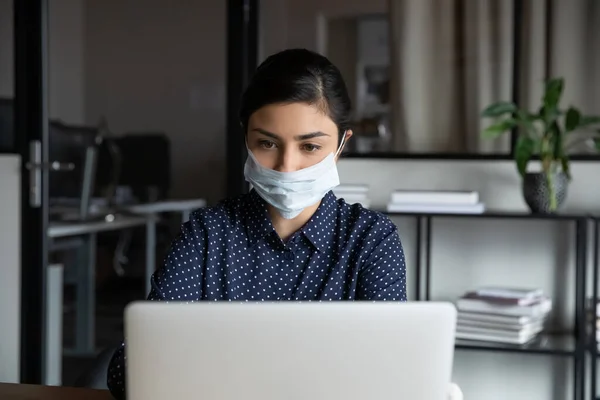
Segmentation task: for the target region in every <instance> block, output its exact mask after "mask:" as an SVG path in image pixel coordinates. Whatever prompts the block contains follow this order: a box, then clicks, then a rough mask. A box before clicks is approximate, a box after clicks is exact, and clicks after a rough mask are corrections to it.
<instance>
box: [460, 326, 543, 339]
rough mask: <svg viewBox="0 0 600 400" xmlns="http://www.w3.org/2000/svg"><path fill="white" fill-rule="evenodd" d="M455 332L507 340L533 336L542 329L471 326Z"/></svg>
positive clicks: (461, 327) (462, 327)
mask: <svg viewBox="0 0 600 400" xmlns="http://www.w3.org/2000/svg"><path fill="white" fill-rule="evenodd" d="M456 330H457V331H460V332H462V333H476V334H481V335H494V336H498V337H507V338H517V337H524V336H535V335H537V334H538V333H540V332H541V331H542V330H543V328H542V327H537V326H535V327H534V326H532V327H529V328H524V329H521V330H516V331H515V330H507V329H493V328H483V327H473V326H463V325H460V326H457V328H456Z"/></svg>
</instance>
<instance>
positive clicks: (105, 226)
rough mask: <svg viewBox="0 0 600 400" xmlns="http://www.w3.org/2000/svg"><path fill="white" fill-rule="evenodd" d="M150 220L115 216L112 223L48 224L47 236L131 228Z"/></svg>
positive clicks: (75, 234)
mask: <svg viewBox="0 0 600 400" xmlns="http://www.w3.org/2000/svg"><path fill="white" fill-rule="evenodd" d="M152 218H153V217H152V216H151V215H147V216H144V217H141V216H139V217H137V216H117V218H115V220H114V221H110V222H108V221H102V220H95V221H94V220H92V221H85V222H83V221H82V222H50V226H49V227H48V236H49V237H51V238H59V237H67V236H77V235H85V234H88V233H98V232H106V231H114V230H120V229H127V228H133V227H136V226H143V225H145V224H146V223H147V222H148V221H149V220H151V219H152Z"/></svg>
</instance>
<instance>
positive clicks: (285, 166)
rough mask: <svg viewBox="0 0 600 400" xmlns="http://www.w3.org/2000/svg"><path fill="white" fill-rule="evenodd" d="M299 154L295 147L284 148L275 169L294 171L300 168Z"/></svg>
mask: <svg viewBox="0 0 600 400" xmlns="http://www.w3.org/2000/svg"><path fill="white" fill-rule="evenodd" d="M298 163H299V160H298V157H297V154H296V153H295V152H294V151H293V149H290V148H287V149H283V150H282V151H281V152H280V154H279V157H278V160H277V165H275V168H274V169H275V170H276V171H279V172H294V171H298V170H299V169H300V167H299V164H298Z"/></svg>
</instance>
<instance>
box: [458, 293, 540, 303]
mask: <svg viewBox="0 0 600 400" xmlns="http://www.w3.org/2000/svg"><path fill="white" fill-rule="evenodd" d="M461 298H463V299H474V300H481V301H486V302H489V303H495V304H505V305H517V306H529V305H532V304H537V303H539V302H540V301H541V300H542V296H541V295H540V296H538V297H508V296H493V295H485V294H484V295H481V294H479V293H478V291H475V292H468V293H466V294H465V295H464V296H463V297H461Z"/></svg>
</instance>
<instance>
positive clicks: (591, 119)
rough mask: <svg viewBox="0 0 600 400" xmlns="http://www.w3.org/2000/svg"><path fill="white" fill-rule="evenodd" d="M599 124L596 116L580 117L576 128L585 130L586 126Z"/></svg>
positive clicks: (599, 121)
mask: <svg viewBox="0 0 600 400" xmlns="http://www.w3.org/2000/svg"><path fill="white" fill-rule="evenodd" d="M596 124H600V117H596V116H582V117H581V119H580V120H579V125H578V126H577V127H578V128H585V127H586V126H590V125H596Z"/></svg>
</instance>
